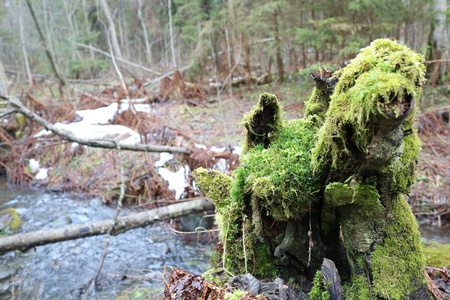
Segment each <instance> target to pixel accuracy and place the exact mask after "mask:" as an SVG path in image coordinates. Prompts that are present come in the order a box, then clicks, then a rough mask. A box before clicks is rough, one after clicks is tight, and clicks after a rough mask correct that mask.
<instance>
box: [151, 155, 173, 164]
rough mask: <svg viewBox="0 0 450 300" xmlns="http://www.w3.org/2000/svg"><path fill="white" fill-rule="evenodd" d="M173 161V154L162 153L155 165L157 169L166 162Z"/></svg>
mask: <svg viewBox="0 0 450 300" xmlns="http://www.w3.org/2000/svg"><path fill="white" fill-rule="evenodd" d="M171 159H173V154H170V153H168V152H161V153H160V154H159V160H158V161H157V162H156V163H155V167H157V168H158V167H162V166H164V164H165V163H166V162H168V161H169V160H171Z"/></svg>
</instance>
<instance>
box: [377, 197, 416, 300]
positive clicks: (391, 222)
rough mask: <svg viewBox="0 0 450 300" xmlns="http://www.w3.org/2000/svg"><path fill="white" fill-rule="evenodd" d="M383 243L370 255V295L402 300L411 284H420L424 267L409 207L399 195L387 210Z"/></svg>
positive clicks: (411, 288) (411, 286)
mask: <svg viewBox="0 0 450 300" xmlns="http://www.w3.org/2000/svg"><path fill="white" fill-rule="evenodd" d="M389 211H390V215H389V216H388V220H387V225H386V227H385V234H386V237H385V238H384V244H383V245H381V246H378V247H376V249H375V251H374V252H373V253H372V274H373V292H374V293H375V294H376V295H378V296H380V297H383V298H386V299H405V297H406V296H408V295H410V294H411V293H413V292H414V291H415V290H414V288H413V287H414V284H412V283H416V284H420V283H422V284H424V282H425V277H424V276H423V271H424V268H425V263H424V256H423V252H422V244H421V241H420V234H419V230H418V227H417V224H416V221H415V218H414V215H413V214H412V212H411V208H410V207H409V205H408V203H407V202H406V200H405V197H404V196H403V195H399V196H398V197H397V199H396V200H395V201H394V202H393V203H392V206H391V207H390V208H389Z"/></svg>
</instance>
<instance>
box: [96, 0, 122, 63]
mask: <svg viewBox="0 0 450 300" xmlns="http://www.w3.org/2000/svg"><path fill="white" fill-rule="evenodd" d="M100 5H101V6H102V10H103V13H104V14H105V17H106V20H107V21H108V31H109V32H108V35H109V37H110V39H111V43H112V47H113V50H114V54H115V55H116V57H118V58H122V52H121V51H120V47H119V41H118V40H117V32H116V25H115V24H114V19H113V17H112V14H111V11H110V9H109V6H108V3H107V2H106V0H100Z"/></svg>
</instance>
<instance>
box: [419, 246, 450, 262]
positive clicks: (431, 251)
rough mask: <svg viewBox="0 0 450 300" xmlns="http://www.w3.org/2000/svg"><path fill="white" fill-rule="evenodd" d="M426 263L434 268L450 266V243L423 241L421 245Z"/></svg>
mask: <svg viewBox="0 0 450 300" xmlns="http://www.w3.org/2000/svg"><path fill="white" fill-rule="evenodd" d="M423 253H424V255H425V262H426V265H427V266H429V267H434V268H442V267H447V268H448V267H449V266H450V244H441V243H438V242H429V243H425V245H424V247H423Z"/></svg>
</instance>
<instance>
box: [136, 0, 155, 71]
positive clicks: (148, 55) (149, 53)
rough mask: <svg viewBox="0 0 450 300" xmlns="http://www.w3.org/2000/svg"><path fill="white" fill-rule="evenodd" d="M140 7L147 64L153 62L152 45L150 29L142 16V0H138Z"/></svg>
mask: <svg viewBox="0 0 450 300" xmlns="http://www.w3.org/2000/svg"><path fill="white" fill-rule="evenodd" d="M138 3H139V7H138V19H139V23H140V24H141V27H142V36H143V37H144V43H145V58H146V60H147V64H148V65H151V64H152V47H151V45H150V41H149V40H148V30H147V26H146V25H145V22H144V18H143V17H142V0H138Z"/></svg>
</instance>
